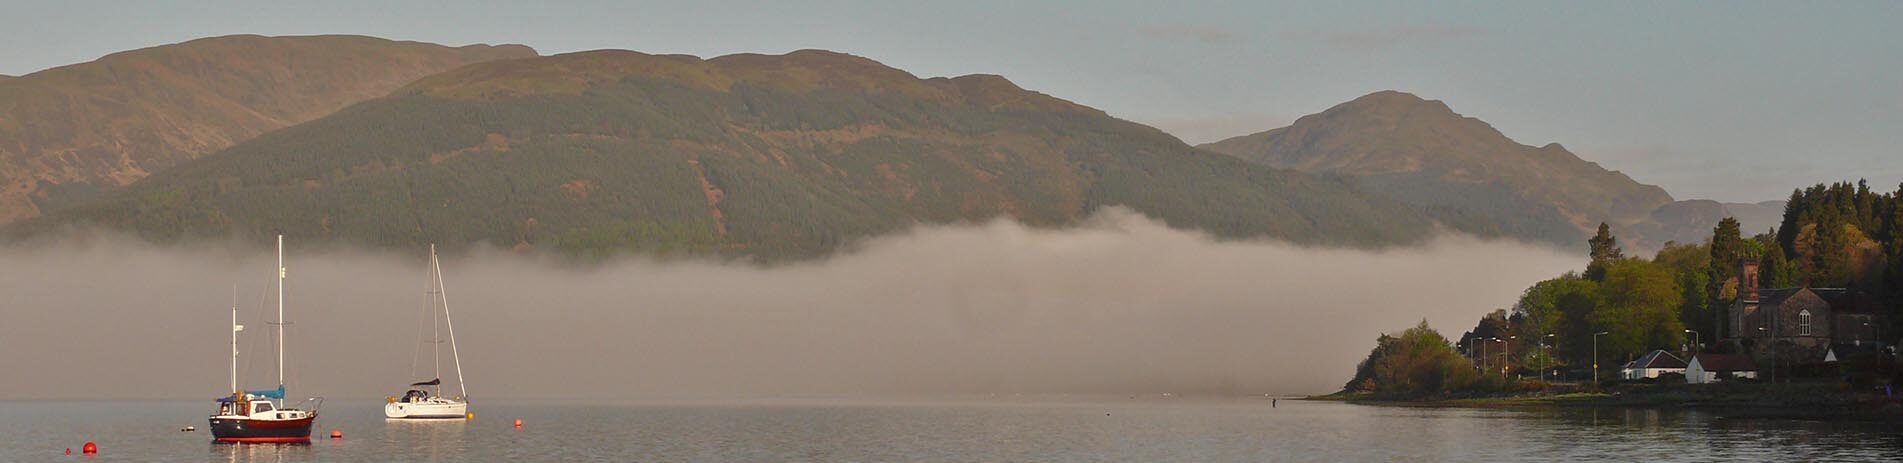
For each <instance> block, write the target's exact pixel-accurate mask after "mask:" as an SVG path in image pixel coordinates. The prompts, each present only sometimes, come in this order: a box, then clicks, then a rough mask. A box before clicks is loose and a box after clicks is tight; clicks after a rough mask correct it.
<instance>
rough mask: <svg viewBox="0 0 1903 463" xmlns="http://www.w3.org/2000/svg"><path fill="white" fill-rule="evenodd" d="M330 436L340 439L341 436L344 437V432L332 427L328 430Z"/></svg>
mask: <svg viewBox="0 0 1903 463" xmlns="http://www.w3.org/2000/svg"><path fill="white" fill-rule="evenodd" d="M330 438H332V439H342V438H344V432H343V431H338V430H335V429H332V430H330Z"/></svg>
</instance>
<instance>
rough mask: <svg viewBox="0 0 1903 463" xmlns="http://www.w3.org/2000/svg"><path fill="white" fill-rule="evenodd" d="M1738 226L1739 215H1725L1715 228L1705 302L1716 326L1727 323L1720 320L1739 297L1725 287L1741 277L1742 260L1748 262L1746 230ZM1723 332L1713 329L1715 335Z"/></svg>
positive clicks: (1706, 281) (1712, 234) (1712, 235)
mask: <svg viewBox="0 0 1903 463" xmlns="http://www.w3.org/2000/svg"><path fill="white" fill-rule="evenodd" d="M1738 228H1739V225H1738V219H1735V218H1731V217H1725V218H1724V220H1720V221H1718V226H1717V227H1716V228H1713V229H1712V231H1711V264H1710V265H1711V266H1710V268H1709V269H1708V270H1706V272H1705V274H1706V278H1705V281H1704V283H1705V288H1704V290H1705V304H1706V307H1709V308H1711V309H1712V310H1711V312H1712V314H1713V315H1714V316H1715V317H1716V318H1714V319H1713V321H1712V323H1713V324H1714V325H1716V326H1724V324H1723V323H1719V322H1718V320H1723V319H1724V317H1725V315H1726V314H1725V312H1726V311H1727V310H1726V309H1727V308H1729V307H1731V300H1732V299H1734V298H1736V297H1737V295H1736V294H1735V293H1734V294H1725V287H1726V286H1728V285H1729V283H1730V282H1731V281H1732V279H1734V278H1737V277H1738V264H1739V263H1741V262H1744V232H1743V231H1740V230H1739V229H1738ZM1739 284H1743V282H1740V283H1739ZM1688 292H1689V291H1688ZM1722 335H1723V333H1712V336H1713V337H1718V336H1722Z"/></svg>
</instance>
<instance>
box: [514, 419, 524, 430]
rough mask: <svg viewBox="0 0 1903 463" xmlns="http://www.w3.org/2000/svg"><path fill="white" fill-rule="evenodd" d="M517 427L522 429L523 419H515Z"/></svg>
mask: <svg viewBox="0 0 1903 463" xmlns="http://www.w3.org/2000/svg"><path fill="white" fill-rule="evenodd" d="M515 427H518V428H520V427H522V419H521V418H516V419H515Z"/></svg>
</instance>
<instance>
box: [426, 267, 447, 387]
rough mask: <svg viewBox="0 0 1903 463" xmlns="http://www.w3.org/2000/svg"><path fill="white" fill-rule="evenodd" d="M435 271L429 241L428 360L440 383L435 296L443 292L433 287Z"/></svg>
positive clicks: (440, 354)
mask: <svg viewBox="0 0 1903 463" xmlns="http://www.w3.org/2000/svg"><path fill="white" fill-rule="evenodd" d="M437 271H439V269H438V268H437V267H436V243H430V245H429V272H427V275H425V276H426V277H427V278H429V279H430V280H431V281H430V282H429V284H430V285H431V286H432V287H431V288H430V291H429V336H430V337H429V347H430V355H432V356H433V357H431V358H432V359H434V360H432V361H431V362H430V366H431V367H432V368H435V370H432V371H434V372H435V373H434V374H435V375H436V376H434V377H435V378H436V379H437V380H438V383H441V380H442V379H443V330H442V325H440V324H437V323H436V305H437V304H438V303H439V301H438V300H437V298H440V297H443V293H442V290H441V289H439V288H436V287H434V285H435V284H436V272H437ZM442 393H443V385H442V384H437V385H436V394H437V395H441V394H442Z"/></svg>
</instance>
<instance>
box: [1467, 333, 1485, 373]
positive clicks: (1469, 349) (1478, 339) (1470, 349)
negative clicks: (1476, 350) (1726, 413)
mask: <svg viewBox="0 0 1903 463" xmlns="http://www.w3.org/2000/svg"><path fill="white" fill-rule="evenodd" d="M1484 341H1486V339H1481V337H1475V339H1473V341H1467V352H1473V343H1482V345H1481V356H1479V360H1481V373H1486V345H1484Z"/></svg>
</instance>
